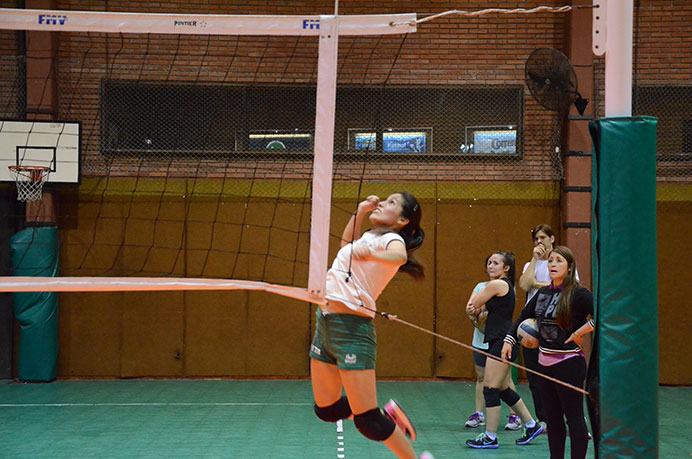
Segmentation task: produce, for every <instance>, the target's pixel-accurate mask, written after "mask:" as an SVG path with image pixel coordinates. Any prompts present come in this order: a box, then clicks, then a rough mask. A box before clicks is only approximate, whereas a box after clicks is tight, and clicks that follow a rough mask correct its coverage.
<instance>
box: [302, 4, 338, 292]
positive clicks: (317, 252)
mask: <svg viewBox="0 0 692 459" xmlns="http://www.w3.org/2000/svg"><path fill="white" fill-rule="evenodd" d="M337 21H338V19H337V18H336V17H335V16H321V17H320V38H319V40H320V43H319V57H318V63H317V109H316V113H315V160H314V166H313V172H312V174H313V176H312V217H311V223H310V268H309V277H308V291H309V292H310V294H311V295H313V296H314V297H316V302H319V301H320V300H323V299H324V296H325V294H326V292H325V284H326V279H327V268H328V261H329V260H328V256H329V221H330V213H331V205H332V162H333V157H334V111H335V110H334V107H335V105H336V64H337V60H338V54H339V40H338V22H337Z"/></svg>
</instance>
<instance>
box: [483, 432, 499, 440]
mask: <svg viewBox="0 0 692 459" xmlns="http://www.w3.org/2000/svg"><path fill="white" fill-rule="evenodd" d="M485 436H486V437H488V438H489V439H491V440H495V439H496V438H497V435H496V434H494V433H490V432H488V431H487V430H486V431H485Z"/></svg>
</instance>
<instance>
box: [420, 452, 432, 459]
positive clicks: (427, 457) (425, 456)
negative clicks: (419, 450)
mask: <svg viewBox="0 0 692 459" xmlns="http://www.w3.org/2000/svg"><path fill="white" fill-rule="evenodd" d="M420 459H435V457H433V455H432V454H430V453H429V452H427V451H423V454H421V455H420Z"/></svg>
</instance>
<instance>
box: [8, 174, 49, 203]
mask: <svg viewBox="0 0 692 459" xmlns="http://www.w3.org/2000/svg"><path fill="white" fill-rule="evenodd" d="M9 169H10V173H11V174H12V175H13V176H14V180H15V183H16V184H17V201H24V202H34V201H40V200H41V199H42V197H43V184H44V183H45V182H46V178H47V177H48V174H50V168H49V167H45V166H22V165H16V166H9Z"/></svg>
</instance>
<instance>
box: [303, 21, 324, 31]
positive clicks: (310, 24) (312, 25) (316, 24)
mask: <svg viewBox="0 0 692 459" xmlns="http://www.w3.org/2000/svg"><path fill="white" fill-rule="evenodd" d="M319 28H320V20H319V19H303V29H310V30H312V29H319Z"/></svg>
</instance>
